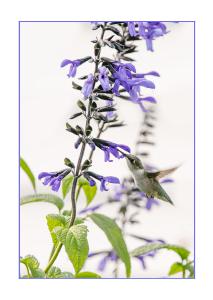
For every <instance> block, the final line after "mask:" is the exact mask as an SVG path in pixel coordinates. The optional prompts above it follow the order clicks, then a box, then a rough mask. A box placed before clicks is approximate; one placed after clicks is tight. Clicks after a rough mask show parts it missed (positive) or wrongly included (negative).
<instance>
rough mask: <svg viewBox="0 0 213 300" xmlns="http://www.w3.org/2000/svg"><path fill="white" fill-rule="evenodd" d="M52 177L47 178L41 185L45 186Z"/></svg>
mask: <svg viewBox="0 0 213 300" xmlns="http://www.w3.org/2000/svg"><path fill="white" fill-rule="evenodd" d="M51 179H52V177H51V176H47V177H46V178H45V179H44V181H43V184H44V185H47V184H48V183H49V182H50V181H51Z"/></svg>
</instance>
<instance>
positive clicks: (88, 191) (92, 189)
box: [78, 179, 97, 206]
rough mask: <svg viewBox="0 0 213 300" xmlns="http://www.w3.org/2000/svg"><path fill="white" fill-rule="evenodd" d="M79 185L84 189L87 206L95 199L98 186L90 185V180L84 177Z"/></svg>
mask: <svg viewBox="0 0 213 300" xmlns="http://www.w3.org/2000/svg"><path fill="white" fill-rule="evenodd" d="M78 186H79V187H81V188H82V189H83V191H84V194H85V196H86V201H87V206H88V205H89V204H90V203H91V202H92V200H93V199H94V197H95V195H96V192H97V186H96V185H94V186H90V185H89V183H88V181H86V180H84V179H80V180H79V181H78Z"/></svg>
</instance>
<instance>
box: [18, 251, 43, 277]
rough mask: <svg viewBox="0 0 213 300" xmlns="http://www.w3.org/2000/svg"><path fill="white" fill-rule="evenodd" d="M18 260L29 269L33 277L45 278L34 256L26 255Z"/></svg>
mask: <svg viewBox="0 0 213 300" xmlns="http://www.w3.org/2000/svg"><path fill="white" fill-rule="evenodd" d="M20 262H21V263H22V264H24V265H25V266H26V267H27V268H28V269H29V270H30V272H31V275H32V277H33V278H45V273H44V271H43V270H41V269H40V268H39V262H38V260H37V258H36V257H35V256H33V255H26V256H25V257H24V258H21V259H20Z"/></svg>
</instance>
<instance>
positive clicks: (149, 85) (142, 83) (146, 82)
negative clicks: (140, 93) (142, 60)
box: [139, 79, 155, 89]
mask: <svg viewBox="0 0 213 300" xmlns="http://www.w3.org/2000/svg"><path fill="white" fill-rule="evenodd" d="M139 85H140V86H144V87H146V88H149V89H155V85H154V83H153V82H152V81H150V80H147V79H144V80H143V79H141V81H140V83H139Z"/></svg>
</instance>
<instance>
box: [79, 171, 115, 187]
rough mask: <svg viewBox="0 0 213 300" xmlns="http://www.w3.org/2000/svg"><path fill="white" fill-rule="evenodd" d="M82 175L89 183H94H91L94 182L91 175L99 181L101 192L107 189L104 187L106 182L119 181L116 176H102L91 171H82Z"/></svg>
mask: <svg viewBox="0 0 213 300" xmlns="http://www.w3.org/2000/svg"><path fill="white" fill-rule="evenodd" d="M83 175H84V177H85V178H86V179H87V180H88V181H89V184H90V185H94V184H93V183H94V182H95V181H94V180H93V179H92V178H91V177H93V178H95V179H97V180H99V181H100V182H101V186H100V190H101V192H103V191H108V189H107V187H106V184H107V183H115V184H119V183H120V180H119V179H118V178H117V177H114V176H106V177H104V176H102V175H98V174H96V173H93V172H91V171H86V172H84V174H83ZM91 183H92V184H91Z"/></svg>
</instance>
